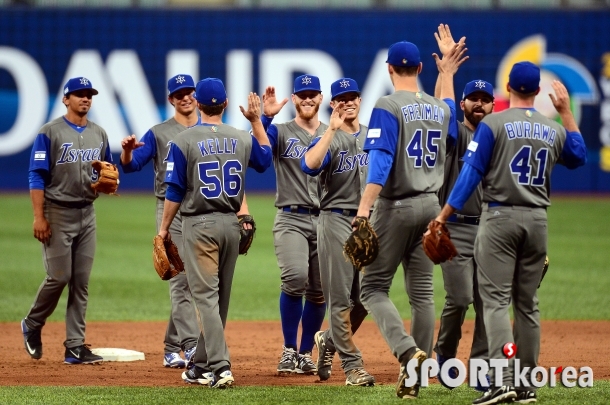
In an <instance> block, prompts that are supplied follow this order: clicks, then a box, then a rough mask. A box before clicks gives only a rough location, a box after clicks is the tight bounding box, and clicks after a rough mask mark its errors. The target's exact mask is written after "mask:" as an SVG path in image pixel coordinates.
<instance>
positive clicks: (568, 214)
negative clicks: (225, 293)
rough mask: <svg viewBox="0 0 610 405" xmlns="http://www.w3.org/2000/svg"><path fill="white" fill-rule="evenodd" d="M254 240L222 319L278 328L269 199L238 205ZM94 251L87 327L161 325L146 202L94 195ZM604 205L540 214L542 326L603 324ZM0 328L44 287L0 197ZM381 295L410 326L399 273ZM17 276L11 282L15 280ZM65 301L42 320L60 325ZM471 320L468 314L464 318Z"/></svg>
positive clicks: (21, 227) (13, 210) (163, 289)
mask: <svg viewBox="0 0 610 405" xmlns="http://www.w3.org/2000/svg"><path fill="white" fill-rule="evenodd" d="M248 203H249V206H250V210H251V213H252V214H253V215H254V217H255V219H256V221H257V228H258V230H257V234H256V238H255V240H254V244H253V247H252V249H251V251H250V253H249V254H248V255H247V256H240V257H239V260H238V262H237V269H236V275H235V280H234V285H233V294H232V298H231V309H230V312H229V317H230V319H252V320H275V319H279V311H278V299H279V285H280V279H279V269H278V267H277V261H276V259H275V254H274V251H273V238H272V234H271V228H272V226H273V218H274V215H275V209H274V208H273V196H270V195H251V196H249V197H248ZM96 212H97V223H98V235H97V237H98V245H97V253H96V257H95V263H94V268H93V272H92V275H91V281H90V284H89V286H90V287H89V297H90V300H89V307H88V311H87V319H88V320H90V321H95V320H165V319H166V318H167V313H168V312H169V300H168V285H167V283H165V282H162V281H161V280H159V278H158V276H157V274H156V273H155V271H154V269H153V267H152V259H151V251H152V238H153V236H154V235H155V199H154V197H152V196H149V195H139V194H131V195H130V194H124V195H122V196H120V197H108V196H102V197H101V198H100V199H98V200H97V202H96ZM609 217H610V204H609V201H608V200H604V199H597V200H594V199H582V200H578V199H573V198H570V199H566V198H556V199H554V201H553V206H552V207H551V208H550V209H549V256H550V258H551V267H550V270H549V273H548V274H547V276H546V278H545V280H544V283H543V285H542V287H541V289H540V293H539V297H540V308H541V315H542V318H544V319H598V320H607V319H610V305H608V304H609V303H610V300H609V299H608V296H607V292H608V291H610V277H607V256H608V254H607V253H608V252H607V249H608V244H607V241H608V240H610V228H608V226H607V221H606V219H607V218H609ZM0 263H2V266H0V277H1V279H2V280H3V282H2V285H1V286H0V321H17V320H19V319H21V318H23V316H24V314H25V313H26V312H27V310H28V309H29V306H30V305H31V303H32V300H33V298H34V295H35V294H36V291H37V289H38V286H39V285H40V283H41V282H42V280H43V278H44V275H45V273H44V267H43V264H42V255H41V251H40V244H39V243H38V242H37V241H36V240H35V239H34V238H33V237H32V210H31V205H30V202H29V197H28V196H27V195H25V194H23V195H5V196H2V198H0ZM398 273H399V274H398V275H397V277H396V278H395V281H394V284H393V286H392V289H391V291H390V296H391V298H392V300H393V301H394V303H395V304H396V306H397V308H398V309H399V310H400V312H401V314H402V315H403V317H404V318H409V317H410V308H409V303H408V298H407V296H406V294H405V292H404V284H403V277H402V269H399V271H398ZM16 275H17V276H16ZM434 291H435V303H436V311H437V316H438V314H440V311H441V309H442V305H443V300H444V290H443V282H442V274H441V271H440V267H439V266H437V267H436V269H435V277H434ZM65 299H66V298H65V294H64V297H63V298H62V301H61V302H60V304H59V306H58V309H57V310H56V311H55V313H54V314H53V316H52V317H51V318H50V320H51V321H53V320H63V317H64V310H63V308H65ZM468 316H469V317H470V318H472V316H473V313H472V311H469V314H468Z"/></svg>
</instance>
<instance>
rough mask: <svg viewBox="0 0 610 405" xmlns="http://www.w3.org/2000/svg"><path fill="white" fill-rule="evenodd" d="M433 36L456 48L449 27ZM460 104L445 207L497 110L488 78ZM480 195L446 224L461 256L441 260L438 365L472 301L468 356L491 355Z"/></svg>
mask: <svg viewBox="0 0 610 405" xmlns="http://www.w3.org/2000/svg"><path fill="white" fill-rule="evenodd" d="M435 37H436V40H437V42H438V45H439V49H440V51H441V53H442V54H443V57H445V55H447V54H448V53H449V52H450V51H451V48H452V47H453V46H455V43H454V41H453V37H452V36H451V31H450V29H449V26H448V25H445V24H441V25H440V26H439V28H438V34H437V33H435ZM439 79H440V75H439ZM440 84H441V83H440V80H437V84H436V88H435V96H437V97H440ZM460 107H461V109H462V111H464V121H463V122H458V140H457V142H456V143H455V144H453V145H450V146H448V147H447V157H446V161H445V176H444V182H443V186H442V187H441V188H440V190H439V193H438V196H439V203H440V204H441V205H444V204H445V203H446V202H447V198H448V196H449V193H450V192H451V189H452V188H453V185H454V184H455V180H456V179H457V176H458V173H459V172H460V170H461V169H462V166H463V164H464V163H463V161H462V156H464V153H465V152H466V148H467V146H468V144H469V143H470V141H471V140H472V136H473V134H474V130H475V129H476V127H477V125H478V124H479V122H480V121H481V120H482V119H483V117H485V116H486V115H487V114H490V113H491V112H492V111H493V108H494V94H493V87H492V85H491V84H490V83H488V82H486V81H484V80H473V81H471V82H469V83H467V84H466V86H465V88H464V92H463V95H462V100H461V101H460ZM482 196H483V188H482V187H481V186H479V187H477V190H476V192H475V193H473V194H472V196H471V197H470V199H469V200H468V202H467V203H466V204H465V206H464V208H463V209H462V210H460V211H458V212H457V213H456V214H454V215H452V216H451V217H449V218H448V222H447V228H448V229H449V231H450V233H451V239H452V240H453V243H454V244H455V246H456V248H457V251H458V255H457V257H454V258H453V260H451V261H447V262H444V263H441V268H442V271H443V281H444V286H445V292H446V293H447V294H446V296H445V305H444V307H443V311H442V313H441V319H440V329H439V333H438V339H437V341H436V345H435V347H434V351H435V352H436V358H437V361H438V364H439V367H442V366H443V364H444V363H445V361H447V359H449V358H454V357H455V356H456V355H457V349H458V344H459V342H460V339H461V337H462V324H463V323H464V317H465V316H466V312H467V311H468V306H469V305H470V304H473V306H474V309H475V315H476V316H475V326H474V333H473V335H474V336H473V341H472V348H471V351H470V358H473V359H487V358H488V355H487V338H486V336H485V327H484V325H483V313H482V303H481V298H480V297H479V293H478V288H477V280H476V263H475V261H474V240H475V237H476V235H477V230H478V224H479V217H480V215H481V204H482V201H481V198H482ZM449 374H450V375H451V377H452V378H455V377H457V371H456V370H455V369H453V368H452V369H450V370H449ZM438 379H439V381H440V383H441V384H443V385H444V386H445V387H447V388H449V389H451V388H452V387H450V386H449V385H446V384H445V382H444V381H443V380H442V378H441V376H440V374H439V377H438ZM488 386H489V385H488V384H485V385H479V386H478V387H477V388H478V389H479V390H483V391H485V390H487V387H488ZM483 387H485V388H483Z"/></svg>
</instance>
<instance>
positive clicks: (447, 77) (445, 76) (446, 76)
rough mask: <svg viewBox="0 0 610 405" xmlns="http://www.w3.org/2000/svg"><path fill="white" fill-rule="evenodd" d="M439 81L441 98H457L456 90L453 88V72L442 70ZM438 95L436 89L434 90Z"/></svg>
mask: <svg viewBox="0 0 610 405" xmlns="http://www.w3.org/2000/svg"><path fill="white" fill-rule="evenodd" d="M438 76H439V79H438V81H440V97H439V98H440V99H441V100H442V99H445V98H450V99H452V100H455V90H454V89H453V73H449V72H441V73H440V74H439V75H438ZM434 92H435V95H436V89H435V90H434Z"/></svg>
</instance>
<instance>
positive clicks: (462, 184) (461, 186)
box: [447, 163, 483, 210]
mask: <svg viewBox="0 0 610 405" xmlns="http://www.w3.org/2000/svg"><path fill="white" fill-rule="evenodd" d="M482 178H483V173H482V172H481V171H479V169H477V168H476V167H474V166H472V165H470V164H468V163H466V164H465V165H464V166H463V167H462V170H461V171H460V174H459V175H458V178H457V180H456V182H455V186H453V190H451V194H449V199H448V200H447V204H449V205H451V206H452V207H453V208H455V209H457V210H461V209H462V208H464V204H465V203H466V201H467V200H468V198H470V195H471V194H472V193H473V192H474V190H475V189H476V188H477V186H478V185H479V183H480V182H481V179H482Z"/></svg>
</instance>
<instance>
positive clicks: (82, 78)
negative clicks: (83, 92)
mask: <svg viewBox="0 0 610 405" xmlns="http://www.w3.org/2000/svg"><path fill="white" fill-rule="evenodd" d="M80 84H84V85H85V86H88V85H89V80H87V79H85V78H84V77H81V78H80Z"/></svg>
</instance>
